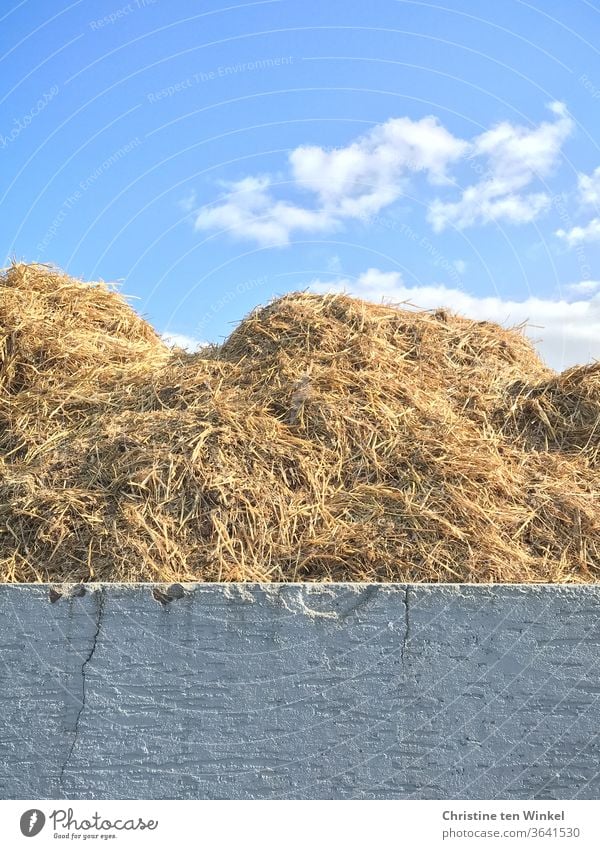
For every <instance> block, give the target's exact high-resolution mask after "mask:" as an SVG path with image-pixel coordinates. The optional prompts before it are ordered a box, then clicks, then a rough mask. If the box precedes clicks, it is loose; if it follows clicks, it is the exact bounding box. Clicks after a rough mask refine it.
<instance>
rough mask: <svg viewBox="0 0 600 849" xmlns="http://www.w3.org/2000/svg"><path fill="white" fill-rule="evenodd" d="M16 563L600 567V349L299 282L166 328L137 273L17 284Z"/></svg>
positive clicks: (6, 442)
mask: <svg viewBox="0 0 600 849" xmlns="http://www.w3.org/2000/svg"><path fill="white" fill-rule="evenodd" d="M0 336H1V338H2V342H1V345H2V348H1V350H2V363H1V371H0V387H1V398H0V415H1V417H2V426H3V432H2V436H1V437H0V455H1V460H0V490H1V491H0V576H1V578H2V579H3V580H5V581H36V580H69V581H86V580H151V581H171V580H219V581H221V580H223V581H232V580H259V581H290V580H291V581H303V580H310V581H323V580H362V581H394V580H395V581H407V580H408V581H475V582H482V581H575V582H578V581H579V582H581V581H595V580H597V579H598V577H599V576H600V550H599V541H600V520H599V519H598V517H597V509H596V507H597V505H596V501H597V493H598V489H599V487H598V484H599V482H600V472H599V470H598V445H599V429H598V422H599V418H600V366H586V367H582V368H577V369H571V370H569V371H568V372H565V373H564V374H562V375H556V374H555V373H554V372H552V371H551V370H549V369H547V368H546V367H545V366H544V365H543V364H542V363H541V361H540V360H539V359H538V357H537V356H536V354H535V352H534V350H533V349H532V347H531V346H530V344H529V342H528V341H527V340H526V339H525V337H524V336H523V335H522V334H521V333H519V332H513V331H507V330H503V329H502V328H500V327H499V326H497V325H495V324H491V323H488V322H474V321H469V320H467V319H463V318H459V317H456V316H453V315H451V314H448V313H446V312H444V311H438V312H436V313H424V312H420V313H418V312H413V311H407V310H400V309H396V308H392V307H386V306H376V305H373V304H368V303H365V302H362V301H359V300H355V299H352V298H349V297H346V296H343V295H328V296H319V295H311V294H293V295H288V296H286V297H284V298H282V299H280V300H278V301H275V302H274V303H272V304H271V305H269V306H267V307H265V308H263V309H259V310H256V311H255V312H254V313H252V314H251V315H250V316H249V317H248V318H246V319H245V321H243V322H242V323H241V324H240V326H239V327H238V328H237V329H236V330H235V331H234V332H233V333H232V334H231V336H230V337H229V339H228V340H227V341H226V342H225V343H224V345H223V346H221V347H220V348H214V349H210V350H205V351H203V352H200V353H198V354H194V355H187V354H185V353H184V352H182V351H177V350H174V351H171V350H169V349H168V348H166V347H165V346H164V345H163V344H162V342H161V341H160V339H159V338H158V337H157V336H156V334H155V333H154V331H153V330H152V329H151V328H150V327H149V325H147V324H146V323H145V322H144V321H143V320H142V319H141V318H139V317H138V316H137V315H136V314H135V313H134V312H133V310H131V308H130V307H129V306H128V305H127V304H126V302H125V301H124V300H123V299H122V298H120V297H119V296H118V295H117V294H116V293H115V292H111V291H109V290H108V289H107V288H106V287H105V286H104V285H100V284H94V285H86V284H82V283H80V282H77V281H74V280H71V279H69V278H67V277H65V276H63V275H60V274H58V273H56V272H52V271H49V270H48V269H47V268H44V267H40V266H23V265H20V266H14V267H13V268H11V269H9V270H8V272H6V274H5V275H4V277H3V278H2V280H1V281H0Z"/></svg>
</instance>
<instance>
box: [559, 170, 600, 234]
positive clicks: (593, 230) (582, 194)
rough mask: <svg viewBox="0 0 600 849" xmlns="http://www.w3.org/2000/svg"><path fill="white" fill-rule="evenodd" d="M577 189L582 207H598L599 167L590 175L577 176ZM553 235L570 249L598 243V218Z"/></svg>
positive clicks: (599, 199)
mask: <svg viewBox="0 0 600 849" xmlns="http://www.w3.org/2000/svg"><path fill="white" fill-rule="evenodd" d="M577 188H578V196H579V201H580V203H581V205H582V207H589V206H600V166H598V168H596V169H595V170H594V171H592V173H591V174H579V176H578V178H577ZM555 235H557V236H558V237H559V239H563V240H564V241H565V242H566V243H567V245H568V247H570V248H573V247H575V246H576V245H581V244H582V243H583V242H597V241H600V218H599V217H595V218H592V219H591V220H590V221H588V222H587V224H582V225H579V224H578V225H576V226H575V227H571V228H569V229H568V230H564V229H562V228H561V229H560V230H557V231H556V233H555Z"/></svg>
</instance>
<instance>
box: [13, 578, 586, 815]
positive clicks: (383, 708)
mask: <svg viewBox="0 0 600 849" xmlns="http://www.w3.org/2000/svg"><path fill="white" fill-rule="evenodd" d="M63 590H64V592H65V594H64V595H62V596H61V597H59V598H57V599H56V600H55V601H54V602H51V601H50V598H49V587H47V586H43V585H37V586H10V585H9V586H7V585H4V586H0V675H1V680H0V797H2V798H5V799H10V798H21V799H36V798H40V799H43V798H52V799H58V798H64V797H66V798H72V799H76V798H93V799H94V798H97V799H101V798H116V799H119V798H127V799H132V798H142V799H143V798H160V799H163V798H265V797H266V798H351V797H358V798H369V799H372V798H391V797H395V798H435V799H440V798H460V799H471V798H492V799H493V798H507V799H511V798H519V799H521V798H539V799H555V798H559V799H560V798H564V799H570V798H582V799H587V798H594V799H598V798H600V674H599V672H600V653H599V643H600V627H599V623H600V587H572V588H564V587H546V586H542V587H522V586H497V587H486V586H477V587H476V586H432V585H411V586H409V587H406V586H400V585H348V584H337V585H336V584H333V585H321V586H318V585H289V584H288V585H272V586H265V585H253V584H248V585H211V584H200V585H189V586H186V587H185V593H184V594H183V595H181V588H179V592H175V591H171V592H170V593H168V594H165V592H164V588H163V591H160V590H157V588H153V587H151V586H148V585H138V586H129V587H128V586H123V585H104V586H102V587H97V588H95V589H93V588H90V587H88V588H87V591H86V593H85V595H78V594H77V590H76V591H75V592H73V588H70V589H69V590H68V591H67V590H66V588H63ZM169 595H172V596H178V595H180V596H181V597H179V598H175V597H174V598H173V599H172V600H169Z"/></svg>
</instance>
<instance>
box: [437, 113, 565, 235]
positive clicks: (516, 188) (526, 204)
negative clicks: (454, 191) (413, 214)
mask: <svg viewBox="0 0 600 849" xmlns="http://www.w3.org/2000/svg"><path fill="white" fill-rule="evenodd" d="M549 108H550V110H551V112H553V113H554V115H555V116H556V118H555V120H554V121H544V122H542V123H541V124H540V125H539V126H538V127H535V128H534V129H530V128H528V127H522V126H517V125H514V124H511V123H509V122H508V121H503V122H502V123H500V124H498V125H497V126H496V127H493V128H492V129H491V130H487V131H486V132H484V133H482V134H481V135H479V136H477V137H476V138H475V139H473V142H472V144H471V153H470V156H469V159H470V160H471V161H472V162H475V163H476V165H477V168H476V170H479V171H482V170H483V178H482V179H481V180H479V181H478V182H476V183H473V184H472V185H470V186H468V187H467V188H466V189H464V190H463V192H462V194H461V197H460V200H458V201H454V202H444V201H442V200H440V199H439V198H438V199H436V200H434V201H433V203H432V204H431V205H430V208H429V215H428V218H429V221H430V223H431V225H432V227H433V229H434V230H435V231H436V232H440V231H441V230H443V229H444V228H445V227H447V226H448V225H454V226H455V227H457V228H458V229H463V228H465V227H472V226H473V225H475V224H487V223H489V222H490V221H500V220H505V221H509V222H511V223H513V224H525V223H528V222H530V221H533V220H534V219H535V218H537V217H538V216H539V215H540V214H541V213H542V212H544V210H546V209H547V208H548V207H549V205H550V197H549V196H548V195H547V194H546V193H545V192H526V193H524V194H523V193H522V192H523V190H524V189H526V188H527V187H528V186H529V185H530V184H531V183H532V182H533V181H534V180H535V179H543V178H545V177H547V176H548V175H549V174H550V173H551V172H552V171H553V170H554V168H555V167H556V164H557V162H558V160H559V156H560V152H561V148H562V145H563V142H564V141H565V140H566V138H567V137H568V136H569V134H570V133H571V130H572V127H573V122H572V120H571V118H570V117H569V115H568V114H567V111H566V108H565V106H564V104H562V103H551V104H550V106H549ZM481 160H484V161H485V162H486V167H485V168H482V167H481V166H479V164H478V163H479V161H481Z"/></svg>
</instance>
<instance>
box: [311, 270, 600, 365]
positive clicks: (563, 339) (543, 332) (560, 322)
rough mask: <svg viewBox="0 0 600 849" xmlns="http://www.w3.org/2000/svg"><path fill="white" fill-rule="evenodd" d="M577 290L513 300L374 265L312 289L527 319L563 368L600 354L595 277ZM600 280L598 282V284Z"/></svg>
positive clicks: (512, 321) (476, 315) (531, 332)
mask: <svg viewBox="0 0 600 849" xmlns="http://www.w3.org/2000/svg"><path fill="white" fill-rule="evenodd" d="M588 284H590V288H584V286H583V284H575V285H579V286H580V287H581V288H580V289H579V290H577V289H575V288H573V289H572V291H573V292H574V293H577V294H578V295H579V297H577V298H576V299H575V300H573V301H571V302H569V301H567V300H565V299H561V300H551V299H545V298H535V297H529V298H526V299H525V300H523V301H514V300H511V299H505V298H502V297H500V296H489V297H479V296H476V295H470V294H468V293H467V292H464V291H461V290H459V289H453V288H449V287H447V286H443V285H438V284H432V285H429V286H407V285H406V283H405V282H404V280H403V279H402V275H401V274H400V273H399V272H397V271H381V270H380V269H377V268H369V269H368V270H367V271H365V272H364V273H363V274H361V275H359V276H358V277H356V278H349V277H346V278H332V279H331V280H320V279H319V280H313V281H312V283H311V284H310V288H311V289H312V291H315V292H319V293H324V292H347V293H349V294H352V295H355V296H356V297H360V298H365V299H366V300H371V301H385V302H391V303H398V304H400V303H404V304H406V305H407V306H408V307H409V308H410V306H412V307H414V308H418V309H437V308H439V307H447V308H448V309H450V310H452V311H454V312H457V313H459V314H461V315H464V316H467V317H468V318H473V319H476V320H478V321H481V320H486V321H495V322H498V323H500V324H503V325H504V326H506V327H510V326H515V325H518V324H522V323H526V324H527V326H526V333H527V335H528V336H529V337H530V338H531V339H532V340H533V341H534V342H535V344H536V346H537V348H538V350H539V352H540V354H541V355H542V357H543V358H544V360H545V361H546V362H547V363H548V364H549V365H551V366H552V367H553V368H556V369H559V370H562V369H564V368H568V367H569V366H571V365H575V364H577V363H580V364H581V363H586V362H589V361H590V360H593V359H597V358H600V295H596V296H595V297H592V298H584V297H581V295H582V294H588V293H589V294H591V293H593V292H594V291H596V290H595V289H593V288H591V281H585V285H586V286H587V285H588ZM597 285H598V284H597Z"/></svg>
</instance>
